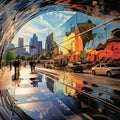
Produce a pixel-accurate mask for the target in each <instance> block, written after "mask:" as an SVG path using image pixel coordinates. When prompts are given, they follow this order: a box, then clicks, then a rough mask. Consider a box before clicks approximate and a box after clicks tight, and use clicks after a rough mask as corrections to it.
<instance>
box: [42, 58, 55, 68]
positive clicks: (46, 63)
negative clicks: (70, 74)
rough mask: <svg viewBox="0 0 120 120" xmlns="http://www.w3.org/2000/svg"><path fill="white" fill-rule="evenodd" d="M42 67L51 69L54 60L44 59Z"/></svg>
mask: <svg viewBox="0 0 120 120" xmlns="http://www.w3.org/2000/svg"><path fill="white" fill-rule="evenodd" d="M44 67H46V68H51V69H53V68H54V61H53V60H49V61H46V62H45V65H44Z"/></svg>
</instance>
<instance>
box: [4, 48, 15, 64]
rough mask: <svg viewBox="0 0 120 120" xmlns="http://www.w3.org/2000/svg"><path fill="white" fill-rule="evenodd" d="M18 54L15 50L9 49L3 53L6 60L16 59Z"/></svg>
mask: <svg viewBox="0 0 120 120" xmlns="http://www.w3.org/2000/svg"><path fill="white" fill-rule="evenodd" d="M15 58H16V54H15V53H14V52H13V51H10V50H8V51H7V52H6V53H5V54H4V55H3V60H6V62H9V61H12V60H15Z"/></svg>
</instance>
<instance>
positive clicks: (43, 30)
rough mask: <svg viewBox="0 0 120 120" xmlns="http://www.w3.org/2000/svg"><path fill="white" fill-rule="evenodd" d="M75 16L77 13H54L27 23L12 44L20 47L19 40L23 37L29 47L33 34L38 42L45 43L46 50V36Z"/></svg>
mask: <svg viewBox="0 0 120 120" xmlns="http://www.w3.org/2000/svg"><path fill="white" fill-rule="evenodd" d="M74 14H75V12H70V11H54V12H48V13H45V14H43V15H40V16H38V17H36V18H34V19H33V20H31V21H29V22H28V23H26V24H25V25H24V26H23V27H22V28H21V29H20V31H19V32H18V33H17V34H16V36H15V37H14V39H13V41H12V43H13V44H15V46H18V38H19V37H22V38H24V45H28V44H29V41H30V39H31V38H32V36H33V34H34V33H36V35H37V36H38V40H39V41H43V48H44V47H45V45H44V43H45V40H46V36H48V35H49V34H50V33H52V32H54V31H55V30H56V29H57V28H59V27H60V26H61V25H62V24H63V23H65V22H66V21H67V20H68V19H69V18H71V17H72V16H73V15H74Z"/></svg>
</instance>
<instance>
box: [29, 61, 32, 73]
mask: <svg viewBox="0 0 120 120" xmlns="http://www.w3.org/2000/svg"><path fill="white" fill-rule="evenodd" d="M29 65H30V69H31V73H32V72H33V61H32V60H31V61H30V62H29Z"/></svg>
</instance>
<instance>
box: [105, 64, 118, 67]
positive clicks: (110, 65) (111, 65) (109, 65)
mask: <svg viewBox="0 0 120 120" xmlns="http://www.w3.org/2000/svg"><path fill="white" fill-rule="evenodd" d="M106 66H107V67H118V66H117V65H116V64H106Z"/></svg>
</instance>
